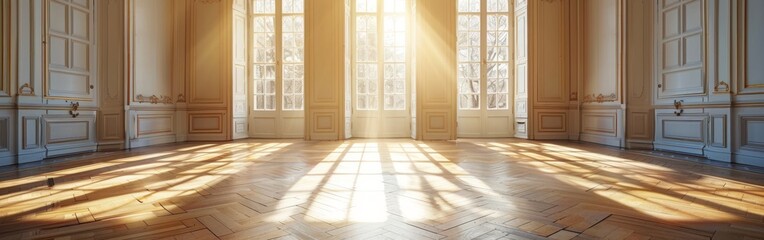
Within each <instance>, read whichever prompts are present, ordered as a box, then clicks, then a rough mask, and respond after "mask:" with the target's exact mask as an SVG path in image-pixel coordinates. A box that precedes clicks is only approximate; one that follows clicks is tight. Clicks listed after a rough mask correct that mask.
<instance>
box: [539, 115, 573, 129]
mask: <svg viewBox="0 0 764 240" xmlns="http://www.w3.org/2000/svg"><path fill="white" fill-rule="evenodd" d="M536 116H537V118H536V123H537V124H535V125H536V126H537V127H538V129H537V131H538V132H539V133H564V132H567V131H568V124H567V116H568V114H567V113H556V112H538V113H537V114H536Z"/></svg>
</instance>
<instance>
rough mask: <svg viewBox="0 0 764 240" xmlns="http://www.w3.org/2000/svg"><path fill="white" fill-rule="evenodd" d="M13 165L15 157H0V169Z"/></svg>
mask: <svg viewBox="0 0 764 240" xmlns="http://www.w3.org/2000/svg"><path fill="white" fill-rule="evenodd" d="M14 164H16V156H15V155H11V156H5V157H0V167H3V166H10V165H14Z"/></svg>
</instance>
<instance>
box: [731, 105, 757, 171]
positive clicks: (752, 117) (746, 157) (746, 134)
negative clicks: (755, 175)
mask: <svg viewBox="0 0 764 240" xmlns="http://www.w3.org/2000/svg"><path fill="white" fill-rule="evenodd" d="M763 113H764V108H760V107H750V108H749V107H746V108H740V109H736V114H735V120H734V121H735V126H736V128H735V130H734V131H735V132H734V134H733V135H732V136H733V137H734V138H735V139H734V140H733V141H734V143H733V144H735V147H734V154H733V155H734V158H735V162H737V163H743V164H750V165H755V166H764V158H762V156H764V114H763Z"/></svg>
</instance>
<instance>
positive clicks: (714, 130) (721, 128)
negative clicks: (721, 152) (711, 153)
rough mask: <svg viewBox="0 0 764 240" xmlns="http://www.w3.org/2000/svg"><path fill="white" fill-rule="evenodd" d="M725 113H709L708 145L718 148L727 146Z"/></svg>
mask: <svg viewBox="0 0 764 240" xmlns="http://www.w3.org/2000/svg"><path fill="white" fill-rule="evenodd" d="M727 126H728V125H727V115H726V114H716V115H711V126H710V128H711V129H710V134H711V136H709V138H708V139H709V141H708V142H709V145H710V146H712V147H718V148H727Z"/></svg>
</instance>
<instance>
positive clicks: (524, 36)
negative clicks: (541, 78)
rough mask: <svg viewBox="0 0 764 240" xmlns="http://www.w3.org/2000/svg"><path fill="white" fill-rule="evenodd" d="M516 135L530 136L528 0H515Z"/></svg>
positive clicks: (519, 136) (521, 136)
mask: <svg viewBox="0 0 764 240" xmlns="http://www.w3.org/2000/svg"><path fill="white" fill-rule="evenodd" d="M514 29H515V41H514V43H515V51H514V53H515V66H514V67H515V68H514V69H515V74H514V76H515V88H514V89H515V92H514V93H515V94H514V98H515V101H514V102H515V106H514V110H513V111H514V115H515V123H514V124H515V137H517V138H528V1H526V0H519V1H516V2H515V27H514Z"/></svg>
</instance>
